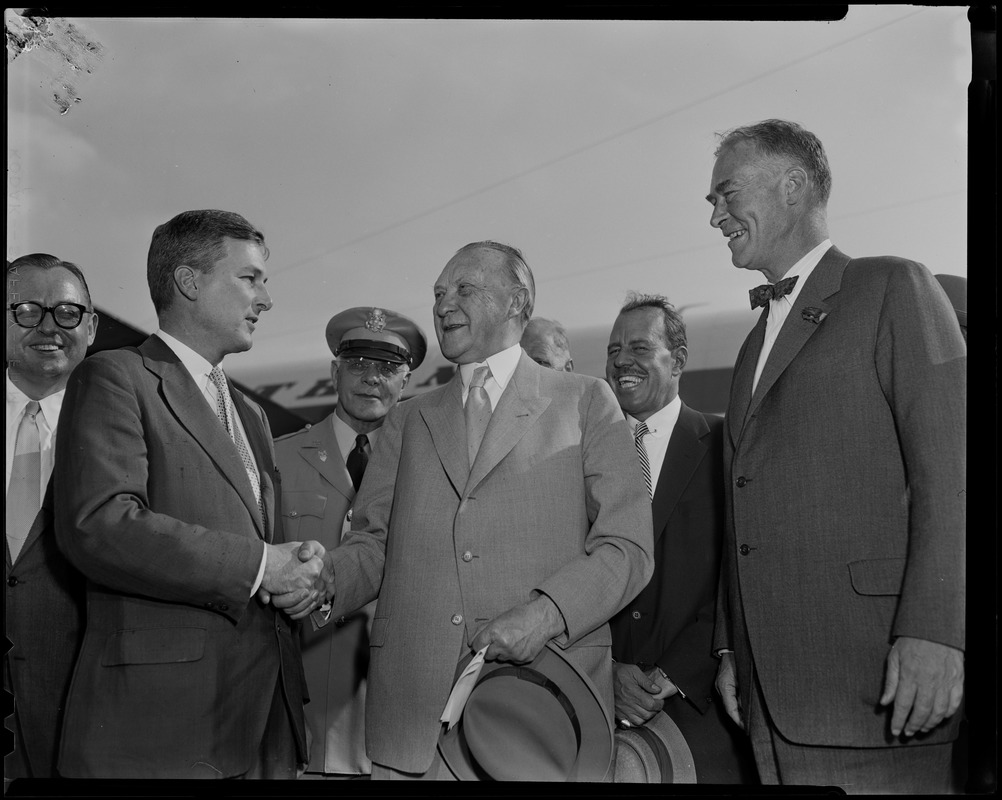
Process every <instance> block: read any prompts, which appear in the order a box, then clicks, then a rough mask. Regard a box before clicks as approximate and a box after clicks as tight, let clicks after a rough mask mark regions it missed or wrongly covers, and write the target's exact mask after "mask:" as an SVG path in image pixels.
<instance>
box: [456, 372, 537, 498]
mask: <svg viewBox="0 0 1002 800" xmlns="http://www.w3.org/2000/svg"><path fill="white" fill-rule="evenodd" d="M541 369H544V367H540V366H539V365H538V364H536V363H535V362H534V361H532V359H530V358H529V357H528V356H527V355H526V354H525V353H524V352H523V353H522V354H521V356H520V357H519V360H518V366H516V367H515V372H514V374H513V375H512V376H511V380H510V381H509V382H508V386H507V387H506V388H505V391H504V393H503V394H502V395H501V399H500V400H499V401H498V407H497V408H496V409H494V411H493V413H492V414H491V420H490V422H489V423H488V425H487V431H486V432H485V433H484V440H483V442H482V443H481V445H480V450H479V451H478V452H477V458H476V461H474V462H473V466H472V468H471V469H470V478H469V482H468V483H467V484H466V491H467V492H470V491H472V490H473V488H474V487H475V486H476V485H477V484H479V483H480V482H481V481H482V480H483V479H484V478H485V477H487V475H488V474H489V473H490V471H491V470H492V469H494V467H496V466H497V465H498V463H500V461H501V459H503V458H504V457H505V456H506V455H508V453H510V452H511V450H512V448H513V447H514V446H515V445H516V444H518V441H519V439H521V438H522V437H523V436H524V435H525V433H526V431H528V430H529V428H531V427H532V425H533V424H534V423H535V421H536V420H537V419H539V416H540V415H541V414H542V413H543V412H544V411H545V410H546V408H547V406H549V405H550V398H548V397H540V396H539V370H541ZM463 446H464V447H465V446H466V443H465V441H464V442H463Z"/></svg>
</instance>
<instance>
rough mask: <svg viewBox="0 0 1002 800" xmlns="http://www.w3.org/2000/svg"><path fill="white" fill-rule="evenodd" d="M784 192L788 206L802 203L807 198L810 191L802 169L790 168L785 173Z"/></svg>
mask: <svg viewBox="0 0 1002 800" xmlns="http://www.w3.org/2000/svg"><path fill="white" fill-rule="evenodd" d="M783 188H784V189H785V190H786V202H787V204H788V205H791V206H792V205H797V204H798V203H803V202H804V200H805V199H806V198H807V193H808V191H809V189H810V180H809V179H808V177H807V173H806V172H805V171H804V169H803V168H802V167H790V169H788V170H787V171H786V180H785V183H784V184H783Z"/></svg>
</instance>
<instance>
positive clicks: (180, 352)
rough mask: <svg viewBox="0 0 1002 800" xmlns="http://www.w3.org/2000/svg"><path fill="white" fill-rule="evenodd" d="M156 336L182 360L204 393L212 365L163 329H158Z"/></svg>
mask: <svg viewBox="0 0 1002 800" xmlns="http://www.w3.org/2000/svg"><path fill="white" fill-rule="evenodd" d="M156 335H157V336H159V337H160V339H161V340H162V341H163V343H164V344H165V345H167V346H168V347H169V348H170V349H171V350H172V351H173V352H174V355H176V356H177V357H178V359H180V361H181V363H182V364H183V365H184V368H185V369H186V370H188V374H189V375H191V377H192V378H193V379H194V381H195V383H196V385H197V386H198V388H199V389H201V390H203V391H204V390H205V385H206V383H208V380H209V373H210V372H212V364H210V363H209V362H208V361H207V360H206V359H205V358H204V357H203V356H201V355H199V354H198V353H196V352H195V351H194V350H192V349H191V348H190V347H188V345H186V344H185V343H184V342H182V341H180V340H178V339H175V338H174V337H173V336H171V335H170V334H169V333H167V332H166V331H164V330H163V329H161V328H157V330H156Z"/></svg>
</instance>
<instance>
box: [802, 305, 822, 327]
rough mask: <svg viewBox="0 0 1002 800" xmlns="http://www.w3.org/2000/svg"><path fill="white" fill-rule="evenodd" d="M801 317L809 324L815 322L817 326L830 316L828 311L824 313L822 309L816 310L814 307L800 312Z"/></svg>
mask: <svg viewBox="0 0 1002 800" xmlns="http://www.w3.org/2000/svg"><path fill="white" fill-rule="evenodd" d="M800 316H801V317H803V318H804V319H805V320H806V321H807V322H813V323H814V324H815V325H820V324H821V320H823V319H824V318H825V317H827V316H828V312H827V311H822V310H821V309H820V308H814V307H813V306H808V307H807V308H805V309H804V310H803V311H801V312H800Z"/></svg>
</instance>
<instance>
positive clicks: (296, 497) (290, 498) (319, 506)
mask: <svg viewBox="0 0 1002 800" xmlns="http://www.w3.org/2000/svg"><path fill="white" fill-rule="evenodd" d="M325 508H327V498H326V497H325V496H324V495H322V494H317V493H316V492H282V516H283V517H289V518H291V519H295V518H296V517H317V518H318V519H323V518H324V509H325Z"/></svg>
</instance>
